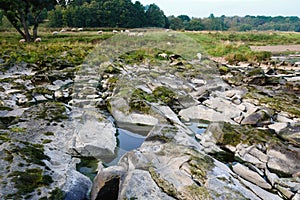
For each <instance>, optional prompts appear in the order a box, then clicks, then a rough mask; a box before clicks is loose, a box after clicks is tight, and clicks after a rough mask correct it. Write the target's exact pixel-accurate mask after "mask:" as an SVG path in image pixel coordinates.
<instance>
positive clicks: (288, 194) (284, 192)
mask: <svg viewBox="0 0 300 200" xmlns="http://www.w3.org/2000/svg"><path fill="white" fill-rule="evenodd" d="M276 189H277V190H279V192H280V193H281V194H282V195H283V196H284V197H286V198H288V199H291V198H292V197H293V196H294V193H293V192H291V191H290V190H289V189H287V188H284V187H282V186H280V185H276Z"/></svg>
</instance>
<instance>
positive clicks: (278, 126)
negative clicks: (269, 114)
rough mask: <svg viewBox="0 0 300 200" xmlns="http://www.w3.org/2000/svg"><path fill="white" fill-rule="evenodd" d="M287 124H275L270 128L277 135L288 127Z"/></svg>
mask: <svg viewBox="0 0 300 200" xmlns="http://www.w3.org/2000/svg"><path fill="white" fill-rule="evenodd" d="M287 125H288V124H287V123H285V122H281V123H275V124H270V125H269V126H268V127H269V128H270V129H273V130H274V131H275V132H276V133H279V132H280V131H281V130H282V129H284V128H286V127H287Z"/></svg>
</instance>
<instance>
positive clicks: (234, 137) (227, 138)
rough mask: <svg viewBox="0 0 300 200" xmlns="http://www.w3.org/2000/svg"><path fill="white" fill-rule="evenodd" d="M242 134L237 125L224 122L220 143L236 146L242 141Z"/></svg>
mask: <svg viewBox="0 0 300 200" xmlns="http://www.w3.org/2000/svg"><path fill="white" fill-rule="evenodd" d="M241 137H242V134H241V133H240V132H238V131H236V129H235V127H233V126H230V125H229V124H228V123H225V124H224V127H223V135H222V136H221V138H220V139H219V140H218V143H220V144H223V145H228V144H229V145H232V146H236V145H238V144H239V143H240V142H241Z"/></svg>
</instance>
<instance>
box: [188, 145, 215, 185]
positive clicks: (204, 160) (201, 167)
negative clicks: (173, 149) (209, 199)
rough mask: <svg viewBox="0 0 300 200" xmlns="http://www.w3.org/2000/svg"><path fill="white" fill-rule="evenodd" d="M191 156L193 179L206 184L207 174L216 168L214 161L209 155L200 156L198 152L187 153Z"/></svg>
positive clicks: (190, 163)
mask: <svg viewBox="0 0 300 200" xmlns="http://www.w3.org/2000/svg"><path fill="white" fill-rule="evenodd" d="M186 154H187V155H189V156H190V160H189V162H188V163H189V165H190V170H191V173H192V175H193V178H194V179H195V180H197V181H198V182H200V183H201V184H204V183H205V180H206V175H207V172H208V171H210V170H212V168H213V167H214V161H213V159H212V158H211V157H210V156H208V155H203V154H200V153H198V152H196V151H191V152H189V153H186Z"/></svg>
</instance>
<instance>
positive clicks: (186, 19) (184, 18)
mask: <svg viewBox="0 0 300 200" xmlns="http://www.w3.org/2000/svg"><path fill="white" fill-rule="evenodd" d="M178 18H179V19H181V20H182V21H183V22H184V21H187V22H189V21H191V18H190V17H189V16H187V15H179V16H178Z"/></svg>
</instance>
